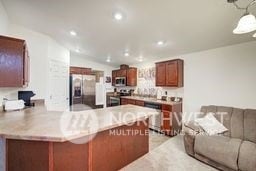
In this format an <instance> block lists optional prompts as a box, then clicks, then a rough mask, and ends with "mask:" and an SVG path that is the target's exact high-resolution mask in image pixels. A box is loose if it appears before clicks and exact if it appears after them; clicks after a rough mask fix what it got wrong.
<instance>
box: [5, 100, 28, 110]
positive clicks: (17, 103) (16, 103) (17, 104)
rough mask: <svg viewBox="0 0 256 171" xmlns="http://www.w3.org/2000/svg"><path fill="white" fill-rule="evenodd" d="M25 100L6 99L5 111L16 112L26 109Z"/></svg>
mask: <svg viewBox="0 0 256 171" xmlns="http://www.w3.org/2000/svg"><path fill="white" fill-rule="evenodd" d="M24 103H25V102H24V101H23V100H8V99H4V101H3V111H5V112H8V111H15V110H21V109H24V108H25V105H24Z"/></svg>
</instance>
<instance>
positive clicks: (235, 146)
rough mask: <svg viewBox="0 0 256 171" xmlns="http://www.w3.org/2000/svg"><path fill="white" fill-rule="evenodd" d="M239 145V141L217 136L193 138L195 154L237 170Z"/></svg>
mask: <svg viewBox="0 0 256 171" xmlns="http://www.w3.org/2000/svg"><path fill="white" fill-rule="evenodd" d="M240 145H241V140H240V139H235V138H229V137H226V136H218V135H214V136H205V135H198V136H196V138H195V153H197V154H200V155H202V156H204V157H207V158H209V159H211V160H213V161H216V162H217V163H219V164H222V165H224V166H226V167H229V168H231V169H234V170H237V169H238V166H237V159H238V153H239V147H240Z"/></svg>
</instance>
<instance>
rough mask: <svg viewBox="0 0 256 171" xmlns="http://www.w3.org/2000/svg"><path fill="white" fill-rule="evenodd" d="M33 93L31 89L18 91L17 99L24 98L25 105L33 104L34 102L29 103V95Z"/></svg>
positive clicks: (33, 94) (30, 105)
mask: <svg viewBox="0 0 256 171" xmlns="http://www.w3.org/2000/svg"><path fill="white" fill-rule="evenodd" d="M35 95H36V94H35V93H34V92H33V91H18V99H19V100H24V102H25V106H27V107H32V106H35V103H31V97H33V96H35Z"/></svg>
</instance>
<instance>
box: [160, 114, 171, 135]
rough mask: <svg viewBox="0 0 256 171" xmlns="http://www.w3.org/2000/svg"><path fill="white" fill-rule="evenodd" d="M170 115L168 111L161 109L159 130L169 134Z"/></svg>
mask: <svg viewBox="0 0 256 171" xmlns="http://www.w3.org/2000/svg"><path fill="white" fill-rule="evenodd" d="M171 123H172V115H171V112H170V111H167V110H163V111H162V124H161V131H163V132H164V133H165V134H167V135H171V130H172V124H171Z"/></svg>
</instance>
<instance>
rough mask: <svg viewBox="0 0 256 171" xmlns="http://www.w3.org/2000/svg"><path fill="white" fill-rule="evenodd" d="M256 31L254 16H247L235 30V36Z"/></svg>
mask: <svg viewBox="0 0 256 171" xmlns="http://www.w3.org/2000/svg"><path fill="white" fill-rule="evenodd" d="M255 30H256V18H255V16H254V15H252V14H249V13H247V14H245V15H244V16H242V17H241V19H240V20H239V22H238V25H237V27H236V28H235V29H234V30H233V33H234V34H244V33H250V32H252V31H255Z"/></svg>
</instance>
